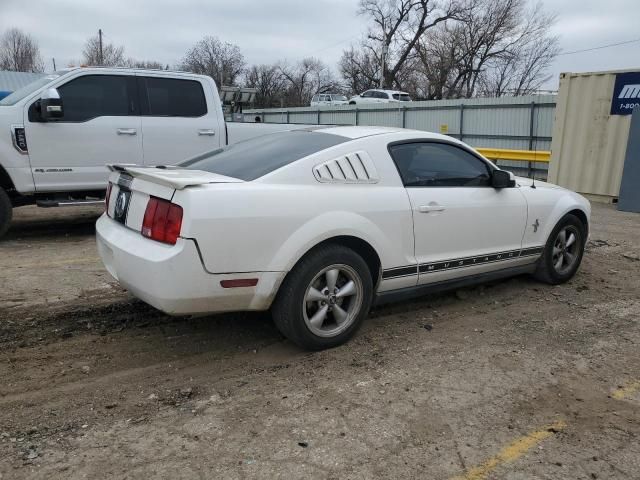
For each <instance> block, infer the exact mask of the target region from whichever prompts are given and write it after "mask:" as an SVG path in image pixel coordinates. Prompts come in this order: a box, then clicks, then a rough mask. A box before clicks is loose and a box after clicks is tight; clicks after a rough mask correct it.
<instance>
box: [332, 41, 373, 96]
mask: <svg viewBox="0 0 640 480" xmlns="http://www.w3.org/2000/svg"><path fill="white" fill-rule="evenodd" d="M338 69H339V71H340V76H341V77H342V79H343V80H344V81H345V82H346V87H347V89H348V90H349V92H350V93H354V94H357V93H362V92H364V91H365V90H369V89H371V88H376V87H377V86H378V81H379V80H378V72H379V65H378V64H377V63H376V58H375V56H374V55H373V54H372V53H371V52H370V51H368V50H362V49H356V48H355V47H353V46H352V47H351V48H350V49H349V50H345V51H344V52H342V58H340V62H339V64H338Z"/></svg>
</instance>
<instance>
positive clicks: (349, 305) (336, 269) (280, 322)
mask: <svg viewBox="0 0 640 480" xmlns="http://www.w3.org/2000/svg"><path fill="white" fill-rule="evenodd" d="M372 297H373V281H372V278H371V272H370V271H369V267H368V266H367V264H366V262H365V261H364V260H363V259H362V257H361V256H360V255H358V254H357V253H356V252H354V251H353V250H351V249H349V248H347V247H343V246H341V245H324V246H320V247H318V248H316V249H315V250H313V251H311V252H310V253H308V254H307V255H306V256H305V257H303V258H302V260H300V262H298V264H297V265H296V266H295V267H294V268H293V270H291V272H289V274H288V275H287V278H286V279H285V281H284V283H283V284H282V286H281V287H280V290H279V291H278V296H277V297H276V300H275V302H274V304H273V307H272V313H273V319H274V321H275V324H276V326H277V327H278V329H279V330H280V332H282V334H283V335H284V336H285V337H287V338H288V339H289V340H291V341H292V342H294V343H295V344H297V345H299V346H300V347H302V348H305V349H308V350H322V349H325V348H332V347H336V346H338V345H341V344H343V343H345V342H346V341H347V340H349V339H350V338H351V337H352V336H353V334H354V333H355V332H356V331H357V330H358V328H359V327H360V325H361V324H362V321H363V320H364V318H365V317H366V316H367V313H368V312H369V308H370V306H371V300H372Z"/></svg>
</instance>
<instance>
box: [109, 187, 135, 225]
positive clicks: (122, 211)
mask: <svg viewBox="0 0 640 480" xmlns="http://www.w3.org/2000/svg"><path fill="white" fill-rule="evenodd" d="M130 200H131V190H129V189H127V188H124V187H120V190H119V191H118V196H117V197H116V201H115V204H114V206H113V219H114V220H115V221H116V222H120V223H122V224H123V225H124V224H126V223H127V212H128V211H129V201H130Z"/></svg>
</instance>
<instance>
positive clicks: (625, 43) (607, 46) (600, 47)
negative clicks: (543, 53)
mask: <svg viewBox="0 0 640 480" xmlns="http://www.w3.org/2000/svg"><path fill="white" fill-rule="evenodd" d="M636 42H640V38H636V39H635V40H626V41H624V42H618V43H610V44H608V45H600V46H599V47H592V48H585V49H582V50H574V51H572V52H563V53H559V54H558V56H561V55H573V54H574V53H583V52H592V51H594V50H602V49H603V48H610V47H618V46H620V45H627V44H629V43H636Z"/></svg>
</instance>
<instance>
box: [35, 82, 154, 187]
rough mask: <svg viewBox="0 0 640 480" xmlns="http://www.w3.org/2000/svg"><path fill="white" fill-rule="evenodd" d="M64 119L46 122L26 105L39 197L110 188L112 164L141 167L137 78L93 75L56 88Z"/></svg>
mask: <svg viewBox="0 0 640 480" xmlns="http://www.w3.org/2000/svg"><path fill="white" fill-rule="evenodd" d="M57 89H58V92H59V93H60V98H62V102H63V105H64V116H63V118H61V119H59V120H56V121H49V122H42V121H40V118H39V115H38V113H37V112H36V110H35V102H31V103H30V104H29V105H27V106H26V107H25V108H26V110H27V111H26V112H25V119H26V121H25V132H26V138H27V144H28V146H29V160H30V162H31V169H32V173H33V180H34V183H35V187H36V191H40V192H47V191H58V192H67V191H73V190H85V191H86V190H101V189H104V188H106V184H107V178H108V177H109V170H108V169H107V167H106V165H107V164H109V163H130V164H135V163H138V164H139V163H142V136H141V134H140V133H141V132H140V117H139V114H138V104H137V99H136V95H137V93H136V88H135V77H134V76H126V75H101V74H94V73H92V74H90V75H80V76H76V77H74V78H72V79H70V80H68V81H66V82H65V83H63V84H61V85H58V86H57Z"/></svg>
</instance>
